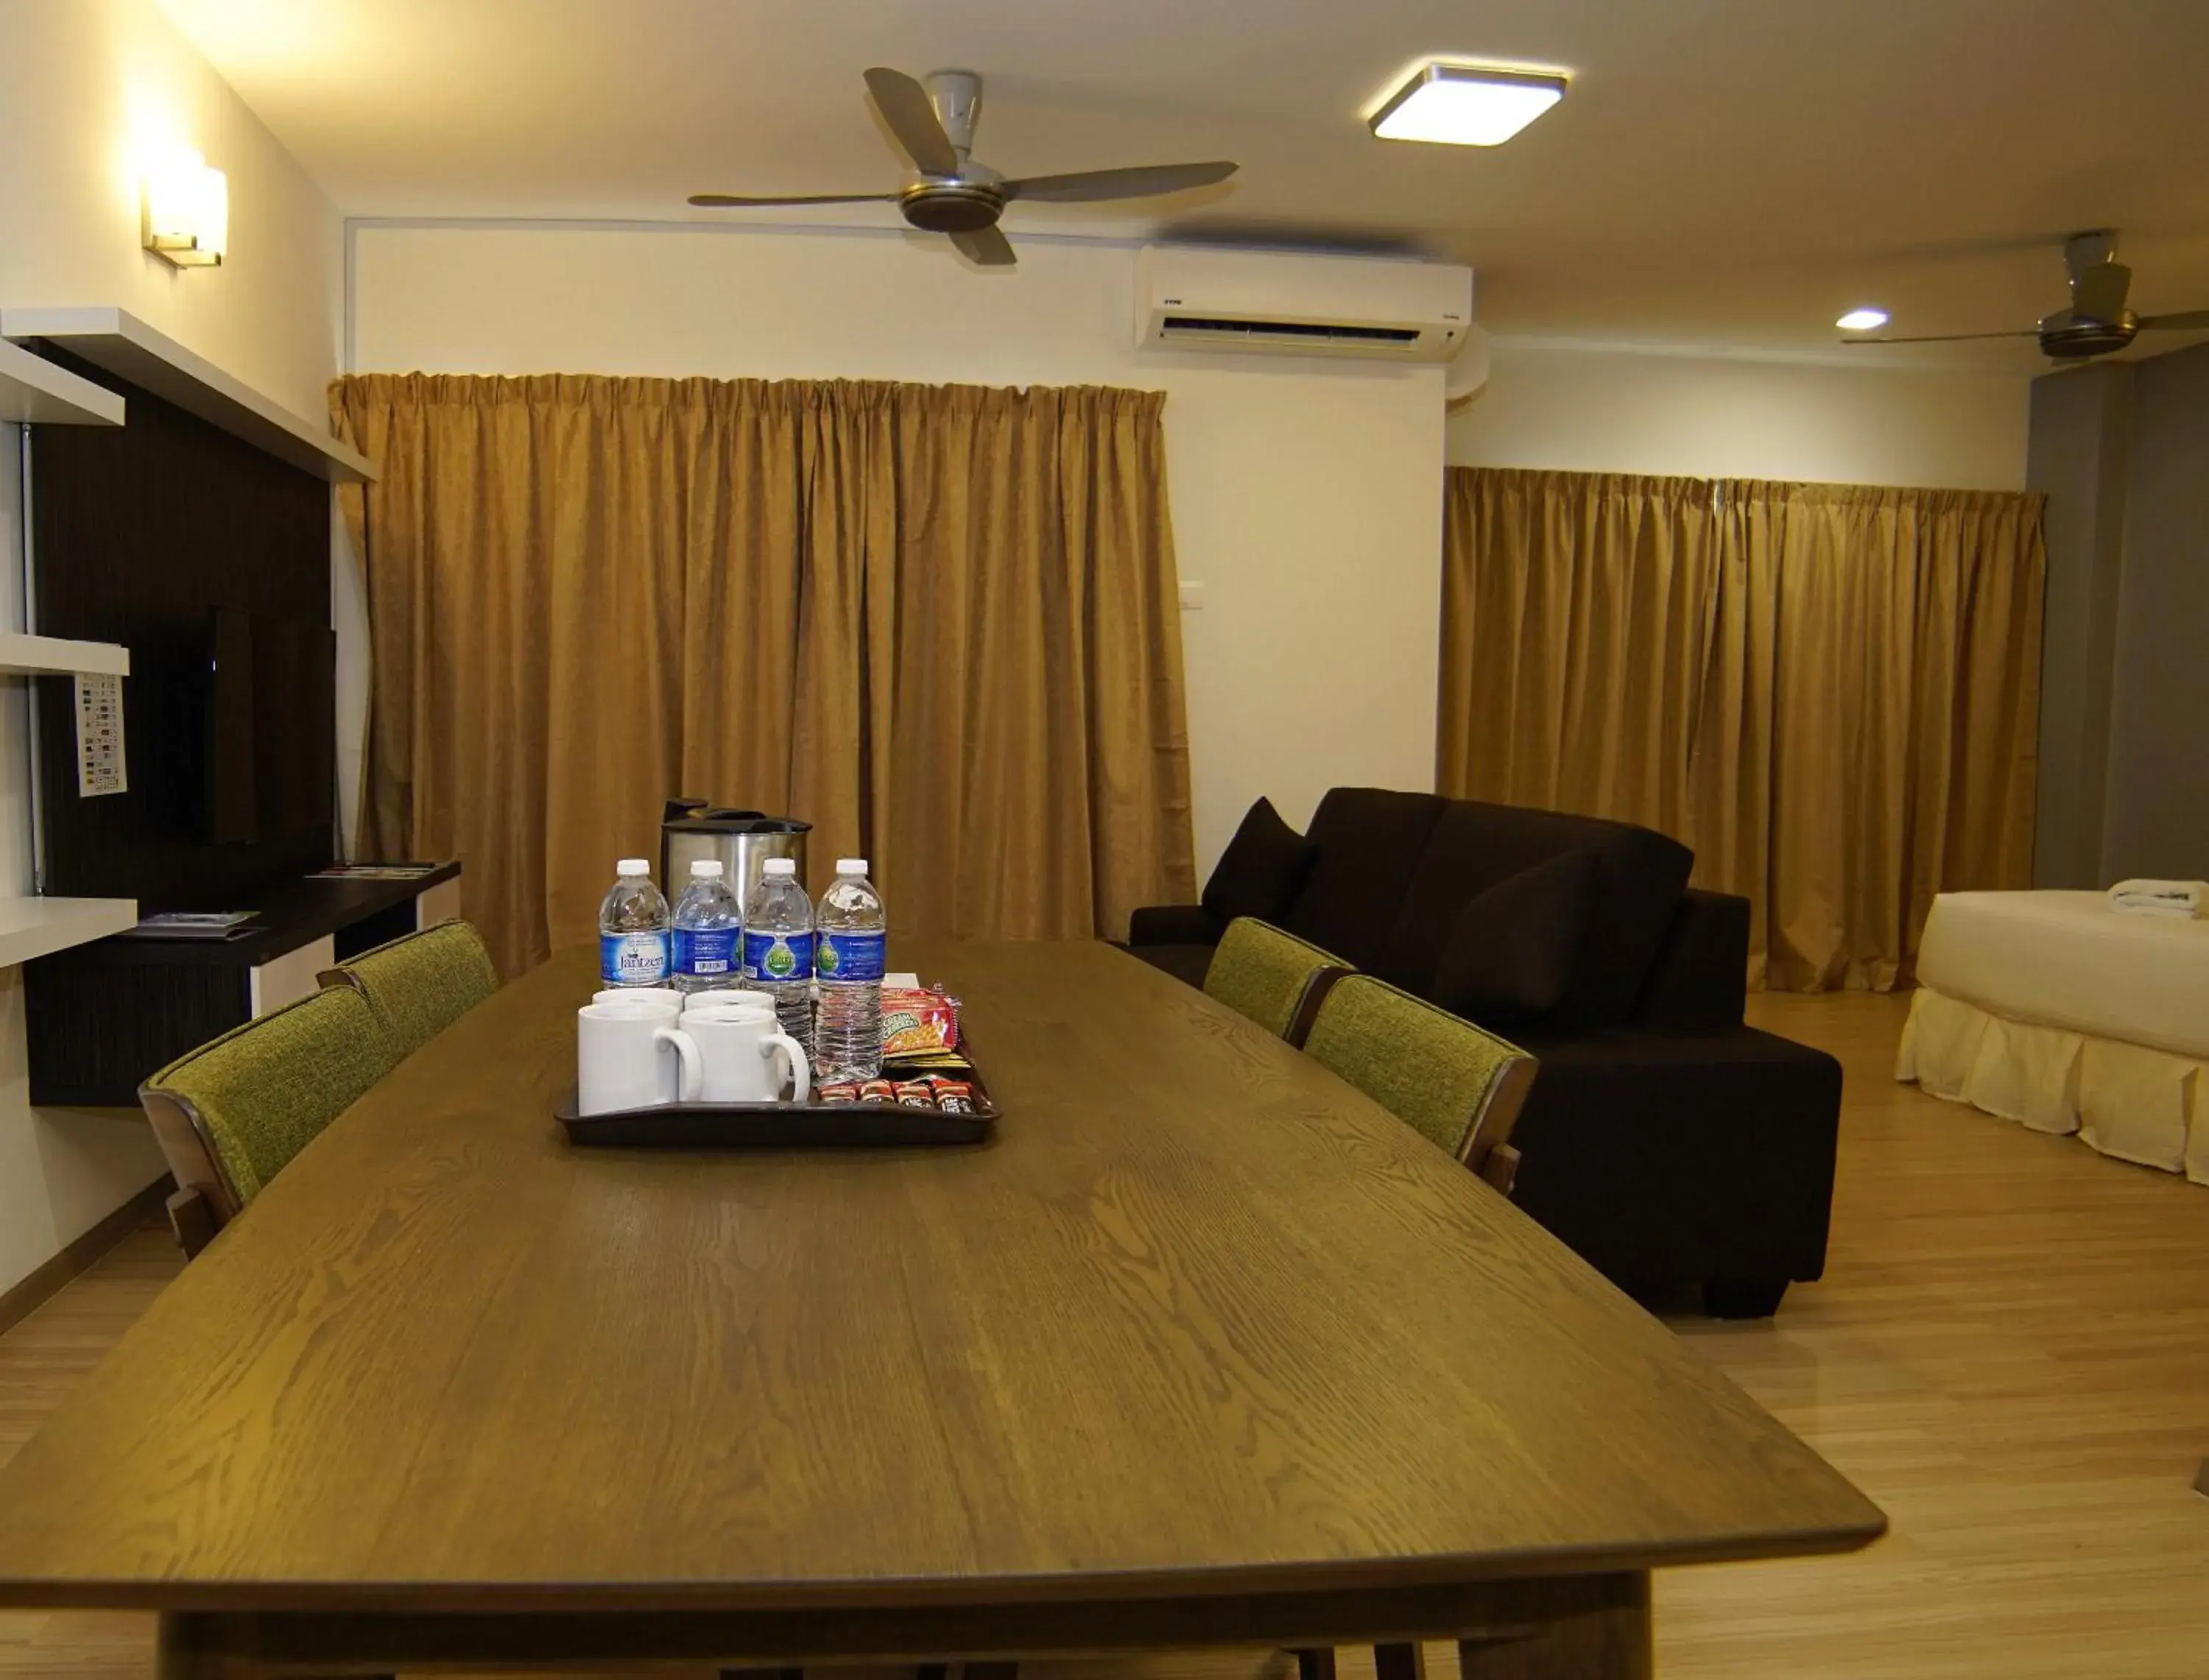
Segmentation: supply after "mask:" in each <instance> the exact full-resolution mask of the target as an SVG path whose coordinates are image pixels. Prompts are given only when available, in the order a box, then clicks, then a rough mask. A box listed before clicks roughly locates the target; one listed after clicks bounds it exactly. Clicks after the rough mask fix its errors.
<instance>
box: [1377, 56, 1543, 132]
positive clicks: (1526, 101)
mask: <svg viewBox="0 0 2209 1680" xmlns="http://www.w3.org/2000/svg"><path fill="white" fill-rule="evenodd" d="M1564 96H1565V79H1564V77H1562V76H1561V75H1544V74H1543V73H1541V72H1539V71H1536V70H1496V69H1483V68H1482V67H1481V66H1479V65H1477V64H1444V63H1437V62H1435V61H1433V60H1430V61H1428V62H1427V63H1424V64H1422V65H1421V66H1420V67H1419V69H1418V70H1417V73H1416V74H1415V75H1412V77H1411V80H1410V81H1406V82H1405V84H1404V85H1403V86H1402V87H1399V88H1398V89H1397V90H1396V91H1395V92H1394V93H1392V94H1390V95H1389V96H1388V100H1387V104H1385V105H1382V106H1381V109H1380V110H1378V111H1375V112H1374V113H1373V117H1372V121H1371V127H1372V129H1373V132H1374V134H1375V136H1376V137H1377V138H1379V139H1381V140H1424V141H1426V142H1430V143H1432V144H1435V145H1440V146H1501V145H1502V143H1503V142H1505V141H1507V140H1508V139H1510V138H1511V136H1512V135H1514V134H1516V133H1518V132H1519V130H1520V129H1523V128H1525V127H1526V125H1527V124H1528V123H1531V122H1532V121H1533V120H1534V119H1535V118H1536V117H1539V116H1540V115H1541V114H1542V113H1543V112H1544V111H1547V110H1548V109H1549V108H1550V106H1551V105H1555V104H1556V102H1557V101H1558V100H1559V99H1562V98H1564Z"/></svg>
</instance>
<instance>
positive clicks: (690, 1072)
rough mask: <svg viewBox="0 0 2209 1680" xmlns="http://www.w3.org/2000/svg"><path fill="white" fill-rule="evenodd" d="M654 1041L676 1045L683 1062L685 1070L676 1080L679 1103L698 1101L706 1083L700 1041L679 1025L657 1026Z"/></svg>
mask: <svg viewBox="0 0 2209 1680" xmlns="http://www.w3.org/2000/svg"><path fill="white" fill-rule="evenodd" d="M652 1041H653V1043H654V1044H656V1045H674V1046H675V1055H676V1059H677V1060H678V1061H679V1062H681V1063H682V1064H683V1071H682V1072H681V1074H680V1075H677V1079H676V1081H675V1100H676V1101H677V1102H678V1103H695V1102H696V1101H697V1100H698V1093H699V1092H700V1091H701V1090H703V1089H704V1088H705V1085H706V1064H705V1063H704V1062H703V1061H702V1060H701V1059H700V1057H699V1055H698V1041H697V1040H696V1039H694V1038H692V1037H691V1036H690V1035H689V1033H685V1032H684V1031H683V1029H682V1028H681V1027H659V1028H656V1029H655V1030H654V1031H653V1035H652Z"/></svg>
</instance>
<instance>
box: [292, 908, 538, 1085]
mask: <svg viewBox="0 0 2209 1680" xmlns="http://www.w3.org/2000/svg"><path fill="white" fill-rule="evenodd" d="M322 984H323V985H326V986H331V985H346V986H351V987H352V989H353V990H354V991H357V992H358V993H359V994H360V995H361V996H362V997H365V998H366V999H367V1000H368V1002H369V1006H370V1008H371V1009H374V1010H375V1011H376V1019H377V1020H378V1021H382V1023H383V1027H384V1031H386V1032H387V1033H389V1034H390V1035H391V1038H392V1041H393V1042H394V1044H395V1045H397V1046H398V1051H399V1054H400V1055H401V1056H412V1054H413V1053H414V1052H415V1051H418V1050H419V1049H421V1048H422V1046H423V1045H426V1044H428V1043H429V1042H430V1039H434V1038H436V1036H437V1034H439V1033H442V1032H443V1031H444V1030H445V1029H446V1028H447V1027H450V1026H451V1025H452V1024H453V1023H454V1021H458V1020H459V1019H460V1017H461V1016H462V1015H466V1013H467V1012H468V1011H469V1010H470V1009H473V1008H475V1006H476V1005H477V1004H479V1003H482V1002H483V1001H484V999H485V998H486V997H490V996H491V993H493V992H495V991H497V990H498V970H497V968H496V967H494V966H492V963H491V953H490V952H489V951H488V950H486V949H485V948H484V942H483V936H482V935H481V934H479V933H478V932H477V931H476V930H475V929H474V928H473V927H472V926H470V925H469V924H467V923H466V922H440V923H439V924H437V925H436V927H433V928H424V929H423V930H421V932H419V933H410V934H407V935H406V936H403V937H401V938H398V939H394V940H393V941H392V942H390V943H389V944H388V945H378V946H377V947H376V948H375V949H374V950H372V951H363V952H362V953H361V954H359V955H358V956H357V957H354V958H352V960H350V961H346V962H342V963H340V964H339V965H338V966H336V967H335V968H332V969H329V970H328V971H327V972H324V973H323V975H322Z"/></svg>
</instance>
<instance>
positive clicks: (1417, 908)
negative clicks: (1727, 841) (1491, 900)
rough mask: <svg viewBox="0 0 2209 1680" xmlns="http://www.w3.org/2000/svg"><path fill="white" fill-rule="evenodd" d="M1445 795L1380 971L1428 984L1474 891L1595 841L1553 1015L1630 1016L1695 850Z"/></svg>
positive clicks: (1562, 1020)
mask: <svg viewBox="0 0 2209 1680" xmlns="http://www.w3.org/2000/svg"><path fill="white" fill-rule="evenodd" d="M1445 804H1446V809H1445V810H1444V811H1443V812H1442V817H1441V819H1440V821H1438V822H1436V825H1435V828H1434V830H1433V832H1432V833H1431V834H1430V836H1429V840H1428V844H1427V847H1426V850H1425V852H1424V854H1423V855H1422V857H1421V858H1420V859H1419V863H1418V865H1417V869H1416V870H1415V871H1414V872H1413V874H1412V875H1411V879H1410V880H1409V881H1408V882H1406V883H1405V890H1404V892H1403V894H1402V895H1401V897H1400V898H1399V909H1398V913H1397V917H1396V920H1395V924H1394V925H1393V927H1392V928H1391V929H1390V930H1389V935H1388V938H1387V943H1386V945H1385V946H1384V948H1383V951H1382V955H1381V961H1380V964H1379V966H1376V967H1375V969H1374V971H1373V972H1375V973H1377V974H1379V975H1380V976H1381V978H1383V979H1385V980H1388V981H1390V982H1392V983H1393V984H1394V985H1399V986H1401V987H1403V988H1404V989H1405V991H1411V992H1417V993H1418V994H1419V995H1420V996H1422V997H1425V996H1428V995H1430V993H1431V991H1432V989H1433V986H1434V982H1435V975H1436V968H1437V966H1439V964H1440V962H1441V960H1442V952H1443V949H1444V948H1445V947H1446V946H1447V945H1448V941H1449V936H1450V933H1451V930H1452V927H1453V925H1454V923H1455V921H1456V918H1457V913H1458V912H1459V911H1460V910H1461V909H1462V908H1463V907H1464V906H1465V905H1466V902H1467V901H1468V900H1471V899H1473V898H1475V897H1478V895H1479V894H1482V893H1484V892H1486V891H1487V890H1488V889H1489V888H1490V887H1494V886H1497V885H1499V884H1501V883H1502V882H1505V881H1508V880H1509V879H1510V878H1511V877H1512V876H1514V875H1517V874H1519V873H1520V871H1522V870H1528V869H1532V867H1533V866H1534V865H1535V864H1542V863H1546V862H1548V861H1549V860H1550V858H1556V857H1558V856H1560V855H1562V854H1563V853H1565V852H1592V853H1593V854H1594V857H1593V868H1592V870H1591V872H1590V877H1589V893H1588V902H1587V913H1586V921H1585V923H1584V924H1583V926H1582V928H1581V931H1580V947H1579V951H1578V954H1577V955H1576V956H1575V957H1574V961H1573V966H1572V979H1571V982H1570V984H1569V985H1568V986H1567V987H1566V991H1565V996H1564V999H1563V1001H1562V1003H1559V1004H1558V1006H1557V1008H1556V1010H1555V1011H1554V1012H1553V1013H1552V1014H1551V1015H1550V1017H1549V1020H1550V1021H1551V1022H1553V1023H1554V1024H1555V1025H1556V1026H1559V1027H1609V1026H1616V1025H1618V1024H1621V1023H1622V1022H1624V1021H1627V1020H1628V1019H1629V1018H1631V1016H1632V1015H1633V1013H1634V1000H1635V999H1636V997H1638V996H1639V995H1640V990H1641V985H1642V982H1643V981H1644V979H1646V978H1647V976H1648V973H1649V968H1650V965H1651V963H1652V961H1653V960H1655V958H1656V955H1657V951H1658V947H1659V946H1660V945H1662V944H1663V943H1664V935H1665V930H1667V929H1668V928H1669V927H1670V925H1671V923H1672V918H1673V915H1674V913H1675V912H1676V911H1677V910H1678V908H1679V904H1680V894H1682V892H1684V891H1685V890H1686V889H1687V885H1688V872H1689V871H1690V870H1692V869H1693V868H1694V863H1695V854H1694V852H1690V851H1689V850H1688V848H1687V847H1686V846H1682V845H1681V844H1680V843H1679V841H1677V840H1670V839H1668V838H1666V837H1665V836H1664V835H1663V834H1658V833H1657V832H1656V831H1655V830H1653V829H1650V828H1636V827H1635V826H1634V825H1633V824H1632V823H1629V822H1606V821H1605V820H1604V819H1603V818H1601V817H1594V816H1574V815H1572V814H1571V813H1569V812H1567V811H1551V810H1532V809H1529V808H1527V807H1526V806H1521V805H1491V804H1482V803H1480V802H1479V801H1478V800H1472V799H1452V800H1448V801H1446V802H1445Z"/></svg>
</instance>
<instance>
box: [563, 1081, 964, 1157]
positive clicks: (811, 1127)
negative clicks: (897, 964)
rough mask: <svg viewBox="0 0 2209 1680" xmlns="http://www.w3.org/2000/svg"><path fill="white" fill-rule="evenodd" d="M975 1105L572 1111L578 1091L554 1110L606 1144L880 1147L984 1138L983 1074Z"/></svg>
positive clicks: (574, 1138) (579, 1137) (576, 1136)
mask: <svg viewBox="0 0 2209 1680" xmlns="http://www.w3.org/2000/svg"><path fill="white" fill-rule="evenodd" d="M972 1083H973V1087H974V1112H972V1114H946V1113H945V1112H943V1111H942V1109H937V1108H910V1107H907V1106H906V1105H905V1104H903V1103H815V1102H808V1103H656V1104H654V1105H653V1106H652V1107H650V1108H623V1109H615V1110H613V1111H611V1112H609V1113H605V1114H592V1115H581V1114H578V1113H577V1112H576V1111H575V1093H574V1092H573V1091H570V1092H569V1093H568V1094H567V1095H566V1096H564V1097H563V1098H562V1099H560V1105H559V1106H558V1107H557V1108H556V1109H554V1110H553V1111H552V1117H553V1118H554V1119H555V1120H557V1121H558V1122H559V1123H561V1124H562V1125H563V1126H564V1127H566V1128H567V1131H568V1141H569V1142H571V1143H577V1144H583V1145H587V1146H590V1147H598V1148H609V1149H846V1148H852V1149H882V1148H894V1147H900V1146H902V1145H908V1144H938V1143H984V1142H987V1141H989V1139H990V1135H992V1134H993V1133H995V1132H996V1129H997V1105H996V1100H995V1099H993V1098H992V1097H991V1096H990V1093H989V1092H988V1090H987V1089H986V1088H985V1087H984V1086H983V1084H982V1082H981V1081H980V1079H979V1078H977V1079H975V1080H974V1081H972Z"/></svg>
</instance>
